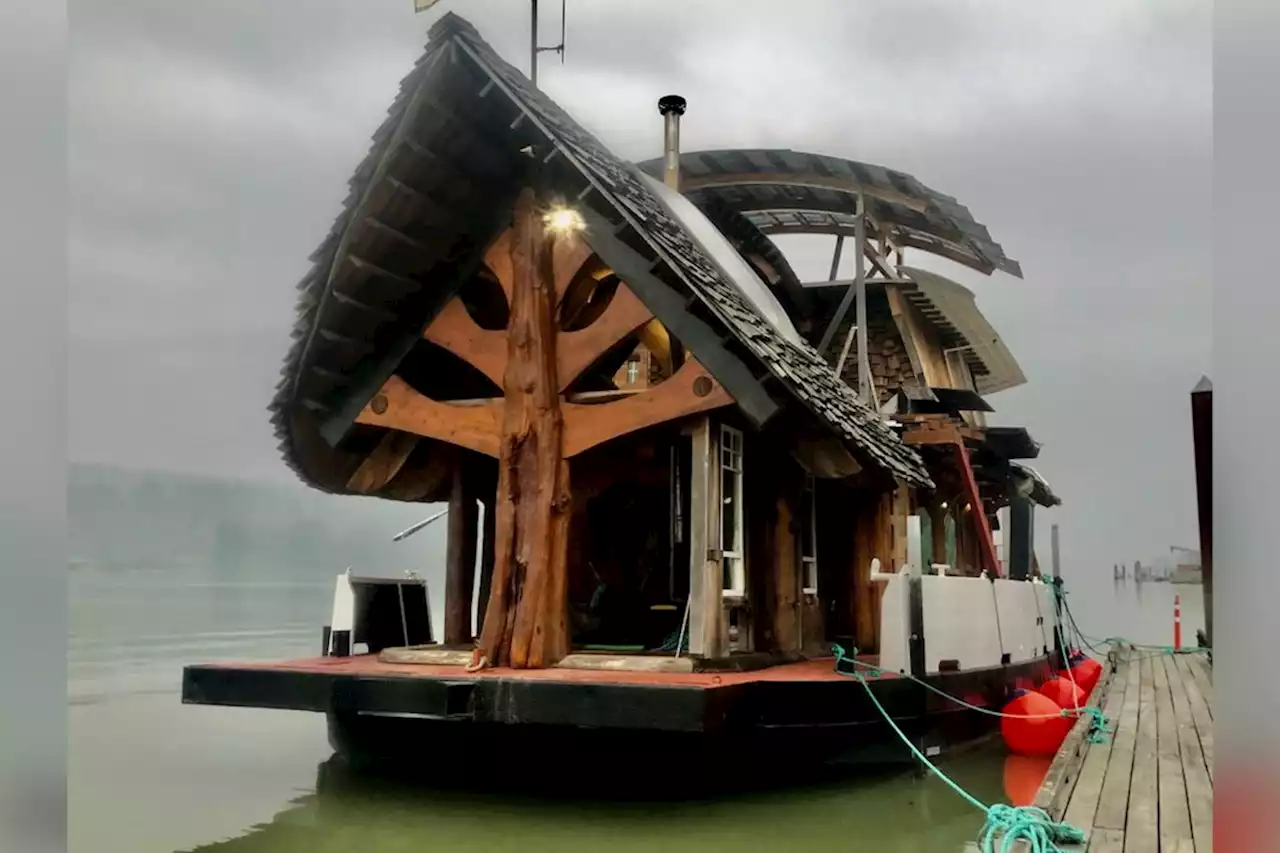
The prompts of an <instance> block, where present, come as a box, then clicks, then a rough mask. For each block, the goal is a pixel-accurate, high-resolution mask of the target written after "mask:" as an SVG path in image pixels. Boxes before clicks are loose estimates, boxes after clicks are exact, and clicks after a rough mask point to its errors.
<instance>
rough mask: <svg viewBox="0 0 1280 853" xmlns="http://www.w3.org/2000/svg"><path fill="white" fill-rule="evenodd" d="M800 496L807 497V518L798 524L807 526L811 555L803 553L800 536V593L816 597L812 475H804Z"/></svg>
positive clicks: (815, 491) (815, 518) (815, 514)
mask: <svg viewBox="0 0 1280 853" xmlns="http://www.w3.org/2000/svg"><path fill="white" fill-rule="evenodd" d="M802 495H808V496H809V512H808V516H809V517H808V518H803V519H801V520H800V523H801V524H805V525H808V529H809V549H810V551H811V552H812V553H809V554H806V553H805V548H804V536H803V535H801V537H800V574H801V581H800V591H801V592H802V593H803V594H805V595H813V596H816V595H817V594H818V489H817V479H816V478H815V477H814V476H813V475H812V474H808V473H806V474H805V475H804V487H803V490H802ZM802 505H803V500H802Z"/></svg>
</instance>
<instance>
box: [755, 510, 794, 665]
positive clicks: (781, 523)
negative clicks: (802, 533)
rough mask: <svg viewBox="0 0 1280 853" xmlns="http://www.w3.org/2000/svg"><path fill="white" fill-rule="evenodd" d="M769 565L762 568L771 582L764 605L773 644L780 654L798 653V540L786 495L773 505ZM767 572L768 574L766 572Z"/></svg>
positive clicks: (792, 511)
mask: <svg viewBox="0 0 1280 853" xmlns="http://www.w3.org/2000/svg"><path fill="white" fill-rule="evenodd" d="M772 520H773V529H774V536H773V546H774V550H773V555H772V556H773V562H772V564H771V565H768V566H765V567H764V568H765V569H766V574H768V575H769V576H770V577H771V578H772V580H773V598H772V600H771V601H769V602H768V607H769V610H771V611H772V612H771V613H770V614H769V615H771V616H772V617H773V641H774V644H775V646H776V647H777V648H779V649H781V650H783V651H799V650H800V647H801V645H802V638H801V636H800V539H799V536H798V535H797V534H798V532H799V531H798V527H797V524H798V522H799V520H798V519H797V518H796V516H795V514H794V505H793V503H792V501H791V500H789V495H788V494H785V493H784V494H782V495H779V496H778V498H777V500H776V502H775V503H774V517H773V519H772ZM770 570H771V571H770Z"/></svg>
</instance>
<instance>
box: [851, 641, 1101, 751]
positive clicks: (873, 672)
mask: <svg viewBox="0 0 1280 853" xmlns="http://www.w3.org/2000/svg"><path fill="white" fill-rule="evenodd" d="M832 651H833V652H834V653H835V657H836V671H837V672H839V667H840V662H841V661H844V662H845V663H849V664H852V665H853V666H855V667H859V668H860V669H864V670H866V671H867V674H868V675H870V676H871V677H872V678H875V677H877V676H880V675H883V674H884V670H882V669H880V668H879V667H876V666H873V665H871V664H869V663H866V662H864V661H860V660H858V659H857V657H856V655H857V654H858V649H857V648H856V647H855V648H854V650H853V655H849V654H848V653H847V652H845V650H844V649H843V648H841V647H840V646H832ZM842 674H845V675H847V674H849V673H842ZM898 676H899V677H901V678H905V679H907V680H908V681H914V682H915V683H916V684H919V685H920V686H921V687H923V688H925V689H926V690H929V691H932V692H933V693H936V694H937V695H939V696H941V697H942V698H943V699H947V700H948V701H951V702H954V703H955V704H957V705H959V706H960V707H962V708H968V709H969V710H970V711H976V712H978V713H979V714H986V715H987V716H989V717H1017V718H1019V719H1023V720H1048V719H1057V718H1058V717H1074V716H1077V715H1079V714H1090V715H1093V716H1095V718H1100V719H1101V721H1102V724H1101V726H1102V728H1103V729H1104V730H1105V729H1106V725H1107V718H1106V717H1105V716H1103V714H1102V712H1101V711H1099V710H1098V709H1097V708H1088V707H1085V708H1063V709H1062V710H1061V711H1060V712H1059V713H1057V714H1006V713H1004V712H1003V711H993V710H991V709H990V708H984V707H982V706H981V705H972V704H970V703H968V702H966V701H964V700H963V699H961V698H960V697H958V696H953V695H951V694H950V693H948V692H946V691H945V690H941V689H939V688H937V687H934V686H933V685H932V684H930V683H929V682H927V681H924V680H923V679H920V678H917V677H915V676H914V675H912V674H911V673H909V672H899V673H898Z"/></svg>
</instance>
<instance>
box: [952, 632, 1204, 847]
mask: <svg viewBox="0 0 1280 853" xmlns="http://www.w3.org/2000/svg"><path fill="white" fill-rule="evenodd" d="M1106 689H1107V694H1106V698H1105V700H1104V705H1103V709H1104V710H1103V713H1104V714H1106V716H1107V718H1108V719H1109V720H1110V721H1111V725H1112V730H1113V735H1112V737H1111V738H1109V739H1108V740H1110V741H1111V742H1110V743H1099V744H1089V745H1088V746H1087V748H1086V749H1085V750H1083V753H1082V754H1081V753H1080V752H1078V751H1070V750H1060V751H1059V754H1058V757H1057V758H1056V759H1055V765H1057V764H1060V763H1061V762H1063V761H1074V762H1077V763H1076V764H1074V765H1073V766H1072V767H1062V766H1055V767H1054V768H1051V769H1050V773H1049V775H1048V776H1046V784H1045V786H1042V787H1041V791H1040V794H1041V796H1038V797H1037V798H1036V799H1037V804H1040V801H1041V800H1042V799H1044V795H1045V794H1046V790H1047V788H1048V787H1049V782H1050V779H1051V778H1053V779H1056V778H1071V776H1072V775H1073V770H1074V771H1078V772H1075V773H1074V776H1075V778H1076V782H1075V785H1074V786H1073V787H1072V790H1071V791H1070V794H1069V795H1068V796H1067V802H1066V803H1062V804H1060V805H1059V803H1060V800H1061V797H1052V798H1050V799H1052V800H1053V801H1054V804H1055V805H1054V806H1053V807H1051V808H1049V809H1048V810H1049V812H1050V817H1052V818H1053V819H1055V820H1061V821H1063V822H1064V823H1068V824H1071V825H1072V826H1075V827H1078V828H1079V829H1081V830H1083V831H1084V833H1085V835H1086V841H1085V843H1084V844H1082V845H1070V846H1066V847H1064V849H1066V850H1070V851H1073V853H1083V851H1085V850H1088V851H1090V853H1212V850H1213V773H1212V749H1213V722H1212V717H1211V712H1210V707H1211V704H1212V693H1210V694H1209V695H1208V696H1206V695H1204V691H1205V690H1210V691H1211V690H1212V681H1211V675H1210V671H1209V670H1208V668H1207V665H1206V664H1205V663H1204V662H1203V661H1202V660H1201V659H1199V657H1198V656H1195V655H1191V654H1179V655H1170V654H1161V653H1156V652H1153V651H1148V650H1135V649H1118V650H1117V655H1116V658H1115V673H1114V675H1113V676H1112V679H1111V681H1110V683H1109V684H1108V686H1107V688H1106ZM1055 771H1056V772H1055ZM972 849H975V848H966V850H972ZM1015 849H1017V850H1021V851H1025V850H1026V849H1027V847H1026V845H1025V844H1022V845H1015Z"/></svg>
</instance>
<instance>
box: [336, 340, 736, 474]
mask: <svg viewBox="0 0 1280 853" xmlns="http://www.w3.org/2000/svg"><path fill="white" fill-rule="evenodd" d="M732 404H733V398H732V397H730V396H729V392H727V391H725V390H724V388H723V387H722V386H721V385H720V383H718V382H716V381H715V379H713V378H712V377H711V374H709V373H708V372H707V369H706V368H705V367H703V366H702V365H701V364H699V363H698V362H697V361H696V360H694V359H692V358H691V359H689V360H687V361H686V362H685V363H684V366H683V367H681V368H680V369H679V370H677V371H676V374H675V376H672V377H671V378H670V379H668V380H667V381H665V382H663V383H662V384H661V385H655V386H654V387H652V388H649V389H647V390H645V391H642V392H641V393H639V394H634V395H632V396H629V397H624V398H623V399H621V400H615V401H613V402H609V403H595V404H589V403H568V402H566V403H564V404H563V406H562V411H563V414H564V455H565V458H566V459H568V458H572V457H574V456H577V455H578V454H580V453H583V452H585V451H587V450H590V449H591V448H593V447H596V446H598V445H601V444H604V443H605V442H607V441H612V440H613V439H615V438H620V437H621V436H624V435H627V434H629V433H633V432H636V431H637V430H641V429H644V428H645V427H650V426H656V425H657V424H661V423H666V422H667V421H672V420H676V419H678V418H683V417H687V416H689V415H694V414H697V413H699V412H706V411H710V410H712V409H718V408H721V407H723V406H729V405H732ZM502 411H503V401H502V399H501V398H495V399H493V400H485V401H477V402H468V403H465V404H458V403H441V402H439V401H437V400H432V399H431V398H430V397H427V396H425V395H423V394H420V393H419V392H417V391H415V390H414V389H413V388H411V387H409V384H408V383H406V382H405V381H404V380H403V379H401V378H400V377H398V376H393V377H391V379H389V380H387V383H386V384H385V385H383V386H382V390H381V391H379V392H378V394H377V395H375V396H374V398H373V399H372V400H370V401H369V405H367V406H365V408H364V410H363V411H361V412H360V415H359V417H357V418H356V423H361V424H369V425H372V426H382V427H387V428H389V429H397V430H401V431H403V432H407V433H410V434H412V435H417V436H422V437H424V438H434V439H438V440H440V441H447V442H449V443H450V444H456V445H458V446H459V447H465V448H468V449H469V450H474V451H476V452H477V453H483V454H484V455H486V456H492V457H494V458H497V456H498V440H499V433H500V428H501V424H502Z"/></svg>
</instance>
